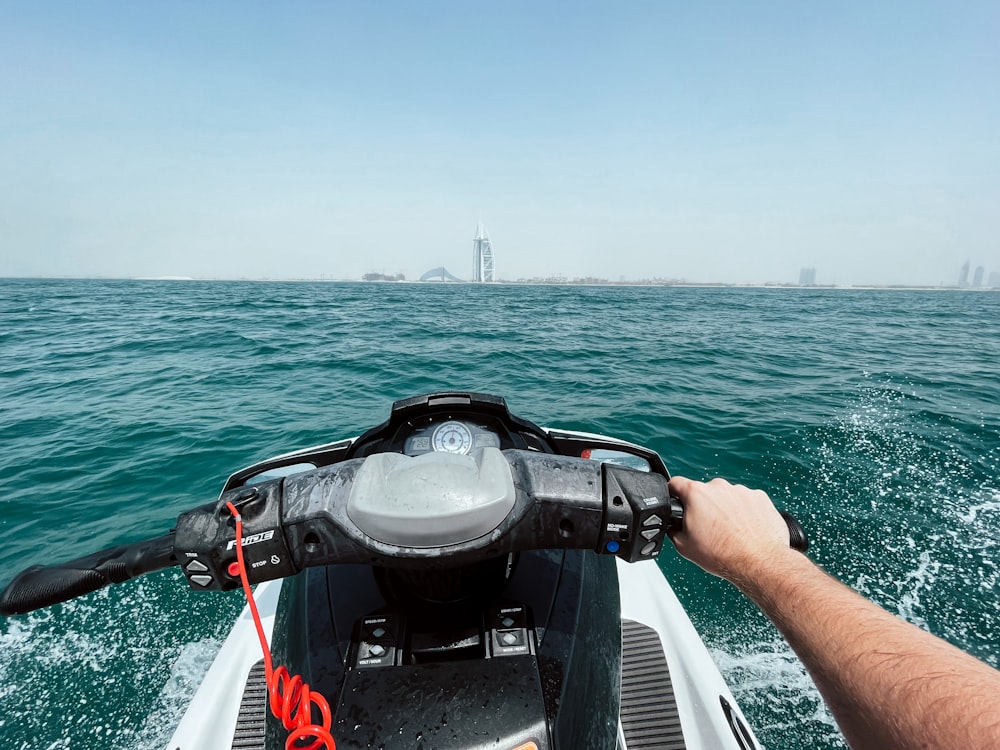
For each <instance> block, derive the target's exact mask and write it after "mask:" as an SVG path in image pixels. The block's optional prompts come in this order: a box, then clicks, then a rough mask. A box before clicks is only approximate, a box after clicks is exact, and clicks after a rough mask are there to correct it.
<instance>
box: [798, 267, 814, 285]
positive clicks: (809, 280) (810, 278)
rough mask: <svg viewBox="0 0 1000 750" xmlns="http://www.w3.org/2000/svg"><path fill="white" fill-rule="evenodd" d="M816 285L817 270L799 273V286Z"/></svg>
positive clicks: (808, 269)
mask: <svg viewBox="0 0 1000 750" xmlns="http://www.w3.org/2000/svg"><path fill="white" fill-rule="evenodd" d="M815 283H816V269H815V268H803V269H802V270H801V271H799V286H813V285H814V284H815Z"/></svg>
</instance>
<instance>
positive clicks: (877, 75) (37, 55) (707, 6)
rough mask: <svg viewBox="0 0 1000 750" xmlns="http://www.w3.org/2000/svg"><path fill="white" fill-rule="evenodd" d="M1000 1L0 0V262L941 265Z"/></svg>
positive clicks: (868, 270)
mask: <svg viewBox="0 0 1000 750" xmlns="http://www.w3.org/2000/svg"><path fill="white" fill-rule="evenodd" d="M998 39H1000V3H997V2H995V0H989V1H981V2H948V3H944V2H941V3H929V2H919V1H917V2H895V1H893V2H880V3H869V2H864V3H862V2H846V3H823V4H818V3H801V2H780V3H759V4H758V3H745V2H706V3H678V2H667V1H663V2H586V1H583V2H543V1H535V2H521V1H515V2H492V3H486V2H433V1H431V0H424V1H423V2H392V1H388V2H360V1H359V2H317V3H301V2H292V3H263V2H239V3H237V2H218V3H202V2H162V3H129V2H87V3H68V2H67V3H62V2H43V3H21V2H18V3H10V2H3V0H0V276H25V275H44V276H49V275H54V276H88V275H109V276H167V275H170V276H195V277H244V276H245V277H272V278H302V277H309V278H318V277H331V278H357V277H359V276H360V275H361V274H363V273H365V272H366V271H371V270H375V271H383V272H386V273H396V272H401V273H404V274H405V275H406V276H407V278H416V277H419V276H420V274H422V273H423V272H424V271H426V270H428V269H430V268H432V267H435V266H440V265H443V266H445V267H447V268H448V269H449V270H450V271H451V272H452V273H454V274H456V275H458V276H462V277H465V278H468V277H469V275H470V272H471V250H472V238H473V235H474V233H475V229H476V223H477V221H480V220H481V221H483V222H484V223H485V225H486V227H487V230H488V231H489V233H490V236H491V238H492V240H493V242H494V246H495V249H496V257H497V270H498V273H499V275H500V276H501V277H502V278H506V279H516V278H518V277H521V276H547V275H553V274H564V275H567V276H584V275H595V276H602V277H606V278H611V279H618V278H619V277H620V276H625V277H627V278H642V277H654V276H658V277H672V278H683V279H686V280H689V281H721V282H766V281H779V282H783V281H785V282H788V281H790V282H794V281H796V280H797V279H798V272H799V268H800V267H803V266H814V267H816V268H817V281H818V282H820V283H839V284H863V283H873V284H883V283H902V284H939V283H945V284H949V283H951V284H953V283H955V282H956V281H957V278H958V274H959V270H960V267H961V265H962V264H963V263H964V262H965V261H966V260H968V261H971V264H972V266H973V267H975V266H977V265H983V266H985V267H986V269H987V273H989V272H990V271H1000V96H998V90H1000V89H998V83H997V82H998V81H1000V44H998V41H997V40H998Z"/></svg>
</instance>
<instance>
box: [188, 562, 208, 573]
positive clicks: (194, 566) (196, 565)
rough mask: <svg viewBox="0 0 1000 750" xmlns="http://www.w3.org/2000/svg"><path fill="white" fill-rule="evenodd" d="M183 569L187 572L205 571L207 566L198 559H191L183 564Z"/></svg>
mask: <svg viewBox="0 0 1000 750" xmlns="http://www.w3.org/2000/svg"><path fill="white" fill-rule="evenodd" d="M184 570H186V571H187V572H188V573H207V572H208V566H207V565H205V563H203V562H201V561H200V560H192V561H191V562H189V563H188V564H187V565H185V566H184Z"/></svg>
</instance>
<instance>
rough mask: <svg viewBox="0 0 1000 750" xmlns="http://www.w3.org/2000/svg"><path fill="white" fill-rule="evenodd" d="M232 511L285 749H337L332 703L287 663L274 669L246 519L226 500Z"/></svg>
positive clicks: (242, 578) (242, 572) (245, 584)
mask: <svg viewBox="0 0 1000 750" xmlns="http://www.w3.org/2000/svg"><path fill="white" fill-rule="evenodd" d="M226 507H227V508H229V512H230V513H232V514H233V517H234V518H235V519H236V539H237V544H236V560H237V562H238V563H239V568H240V583H242V584H243V593H244V594H246V597H247V606H248V607H250V614H251V615H252V617H253V624H254V627H255V628H257V638H258V639H259V640H260V648H261V650H262V651H263V652H264V676H265V679H266V680H267V692H268V694H269V696H270V699H271V712H272V713H273V714H274V715H275V716H276V717H277V718H279V719H281V723H282V724H283V725H284V727H285V729H287V730H289V732H291V733H290V734H289V735H288V741H287V742H286V743H285V750H323V749H324V748H325V750H337V743H336V742H334V740H333V735H332V734H331V733H330V729H331V727H332V725H333V720H332V719H331V716H330V704H329V703H327V701H326V698H324V697H323V696H322V695H320V694H319V693H314V692H312V691H311V690H310V689H309V686H308V685H307V684H306V683H304V682H303V681H302V678H301V677H299V676H298V675H295V676H294V677H292V676H291V675H290V674H289V672H288V670H287V669H285V668H284V667H280V666H279V667H278V668H277V669H274V668H273V666H272V663H271V649H270V647H269V646H268V644H267V637H266V636H265V635H264V626H263V625H262V624H261V622H260V614H259V613H258V612H257V602H256V601H254V598H253V591H251V590H250V582H249V581H248V580H247V569H246V564H245V563H244V562H243V519H242V517H241V516H240V513H239V511H238V510H236V507H235V506H234V505H233V504H232V503H226ZM311 706H316V708H317V709H318V710H319V712H320V714H321V716H322V724H313V723H312V709H311ZM308 739H312V740H313V742H312V743H311V744H309V745H301V744H298V743H299V741H300V740H308Z"/></svg>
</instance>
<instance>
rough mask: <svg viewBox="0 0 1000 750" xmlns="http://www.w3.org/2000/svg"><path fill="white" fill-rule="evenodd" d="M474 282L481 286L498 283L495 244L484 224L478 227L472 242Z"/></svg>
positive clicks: (480, 223)
mask: <svg viewBox="0 0 1000 750" xmlns="http://www.w3.org/2000/svg"><path fill="white" fill-rule="evenodd" d="M472 280H473V281H474V282H476V283H479V284H489V283H491V282H493V281H496V266H495V265H494V261H493V243H492V242H490V238H489V236H488V235H487V234H486V229H485V228H484V227H483V223H482V222H479V225H478V226H477V227H476V238H475V239H474V240H473V241H472Z"/></svg>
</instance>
